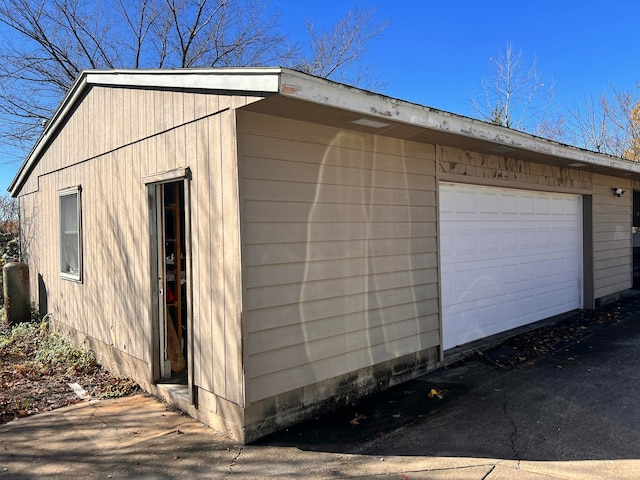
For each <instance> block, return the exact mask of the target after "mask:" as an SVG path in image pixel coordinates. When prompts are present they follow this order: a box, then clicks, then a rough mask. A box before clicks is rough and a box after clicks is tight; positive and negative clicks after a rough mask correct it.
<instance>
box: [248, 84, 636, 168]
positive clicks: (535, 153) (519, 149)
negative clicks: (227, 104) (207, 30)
mask: <svg viewBox="0 0 640 480" xmlns="http://www.w3.org/2000/svg"><path fill="white" fill-rule="evenodd" d="M243 110H248V111H252V112H256V113H263V114H267V115H275V116H280V117H284V118H289V119H292V120H300V121H304V122H310V123H318V124H321V125H326V126H331V127H336V128H340V129H345V130H351V131H358V132H364V133H370V134H376V135H382V136H386V137H392V138H398V139H402V140H410V141H413V142H419V143H429V144H437V145H442V146H448V147H455V148H459V149H462V150H469V151H474V152H479V153H483V154H487V155H497V156H502V157H509V158H514V159H521V160H525V161H530V162H537V163H541V164H545V165H551V166H558V167H567V168H580V170H586V171H590V172H594V173H600V174H604V175H615V176H622V177H627V178H636V179H640V164H638V163H635V162H629V161H624V160H621V159H618V158H616V157H609V156H607V155H602V154H597V153H594V152H589V151H587V150H582V149H579V148H576V147H571V146H568V145H563V144H559V143H556V142H551V141H548V140H545V139H542V138H537V137H533V136H531V135H528V134H521V132H515V131H513V130H509V129H505V128H503V127H496V126H494V125H490V127H491V128H493V129H496V128H498V129H501V130H504V131H505V132H514V133H515V134H520V135H526V136H527V137H529V139H530V142H529V143H528V144H527V146H526V147H524V146H518V145H514V144H513V143H514V142H511V144H509V145H508V144H505V143H499V142H496V141H495V140H494V139H493V138H491V137H489V138H486V137H488V135H487V134H486V133H485V132H483V131H482V130H475V129H473V128H469V129H468V130H469V132H470V133H476V136H473V135H461V134H460V133H459V132H450V131H446V130H444V129H442V128H429V127H425V126H421V125H415V124H410V123H405V122H401V121H397V120H395V119H393V118H390V117H385V116H373V115H366V114H363V112H362V111H353V110H347V109H342V108H336V107H334V106H331V105H327V104H322V103H313V102H309V101H306V100H301V99H297V98H294V97H291V96H287V95H274V96H270V97H268V98H265V99H264V100H261V101H259V102H255V103H252V104H251V105H248V106H246V107H243ZM438 113H439V114H442V115H450V114H447V113H446V112H438ZM451 116H452V117H455V118H456V119H458V120H462V121H465V120H466V121H468V122H469V124H471V123H472V122H473V123H480V124H482V123H483V122H478V121H476V120H472V119H467V118H465V117H461V116H457V115H451ZM362 118H370V119H372V120H375V121H380V122H384V123H387V124H388V126H384V127H382V128H373V127H368V126H365V125H359V124H356V123H353V122H354V121H356V120H359V119H362ZM485 125H488V124H485ZM536 144H539V145H536ZM531 145H535V147H537V150H533V149H531V148H530V146H531ZM594 159H596V160H597V163H595V162H594ZM577 163H579V164H583V165H584V166H581V167H576V166H575V164H577Z"/></svg>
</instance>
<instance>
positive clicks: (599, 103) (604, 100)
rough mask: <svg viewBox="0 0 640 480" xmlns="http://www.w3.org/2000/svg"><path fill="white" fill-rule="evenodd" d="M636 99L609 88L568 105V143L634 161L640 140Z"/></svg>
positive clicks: (639, 153)
mask: <svg viewBox="0 0 640 480" xmlns="http://www.w3.org/2000/svg"><path fill="white" fill-rule="evenodd" d="M638 105H639V104H638V98H637V96H636V95H634V94H632V93H631V92H628V91H624V90H620V91H618V90H616V89H615V88H614V87H611V88H610V89H609V90H608V91H604V92H602V93H600V94H598V95H597V96H594V95H591V96H588V97H585V99H584V101H583V102H580V103H578V102H574V104H573V106H572V107H571V108H570V116H569V117H570V119H571V120H570V122H569V126H570V128H569V130H570V132H571V143H573V144H575V145H578V146H580V147H582V148H586V149H587V150H593V151H595V152H599V153H606V154H609V155H614V156H617V157H623V158H627V159H630V160H634V161H639V160H640V152H639V151H637V150H636V149H635V147H634V146H635V145H637V144H638V142H639V141H640V122H639V120H640V118H639V116H638V113H640V112H639V110H638V109H639V108H640V107H639V106H638Z"/></svg>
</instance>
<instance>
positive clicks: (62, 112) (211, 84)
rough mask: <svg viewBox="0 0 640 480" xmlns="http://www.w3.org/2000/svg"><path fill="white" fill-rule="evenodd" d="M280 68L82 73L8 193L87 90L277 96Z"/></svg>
mask: <svg viewBox="0 0 640 480" xmlns="http://www.w3.org/2000/svg"><path fill="white" fill-rule="evenodd" d="M282 71H283V69H282V68H279V67H259V68H242V67H229V68H193V69H121V70H83V71H82V72H80V75H79V76H78V78H77V79H76V81H75V82H74V83H73V84H72V85H71V87H70V88H69V91H68V92H67V94H66V95H65V96H64V97H63V99H62V101H61V102H60V105H59V106H58V108H57V109H56V111H55V112H54V114H53V115H52V117H51V119H50V120H49V121H48V122H47V124H46V126H45V128H44V130H43V131H42V133H41V134H40V137H39V138H38V140H37V141H36V143H35V144H34V146H33V148H32V149H31V150H30V152H29V154H28V155H27V158H26V160H25V161H24V163H23V164H22V165H21V167H20V169H19V170H18V172H17V174H16V176H15V177H14V179H13V180H12V181H11V183H10V184H9V188H8V189H7V190H8V192H9V193H10V194H11V196H13V197H15V196H16V195H17V193H18V191H19V190H20V188H22V186H23V185H24V182H25V181H26V178H27V176H28V174H29V173H30V171H31V169H32V168H33V167H34V166H35V163H36V162H37V160H38V158H39V156H40V154H41V153H42V150H43V149H44V148H45V146H46V145H47V144H48V142H49V140H50V139H51V138H52V137H53V135H54V134H55V132H56V131H57V129H58V126H59V125H60V124H61V123H62V122H63V121H64V120H65V118H66V117H67V115H68V114H69V112H71V110H72V109H73V108H74V107H75V105H76V104H77V102H78V101H79V99H80V98H81V97H82V95H83V94H84V92H85V90H86V89H87V88H89V87H90V86H93V85H104V86H122V87H149V88H181V89H198V90H227V91H236V92H255V93H278V92H279V91H280V75H281V74H282Z"/></svg>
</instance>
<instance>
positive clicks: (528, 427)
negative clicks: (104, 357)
mask: <svg viewBox="0 0 640 480" xmlns="http://www.w3.org/2000/svg"><path fill="white" fill-rule="evenodd" d="M432 389H436V390H437V391H438V392H439V393H441V396H442V398H438V397H437V396H435V397H434V396H432V398H429V395H428V394H429V392H431V390H432ZM0 478H15V479H47V478H52V479H53V478H65V479H75V478H78V479H79V478H82V479H94V478H95V479H98V478H99V479H105V478H114V479H116V478H136V479H146V478H149V479H164V478H167V479H168V478H190V479H200V478H203V479H205V478H213V479H224V478H237V479H260V478H278V479H282V478H306V479H340V478H385V479H404V480H406V479H473V480H481V479H489V480H498V479H516V480H519V479H549V478H554V479H558V478H560V479H581V480H583V479H598V480H600V479H609V478H611V479H614V478H615V479H625V478H626V479H638V478H640V317H639V316H638V315H635V316H633V317H632V318H631V317H630V318H627V319H626V320H621V321H619V322H617V323H614V324H612V325H605V326H603V327H601V328H597V329H595V330H594V331H593V332H592V333H590V335H589V336H588V337H586V338H583V339H582V340H581V341H580V342H578V343H574V344H572V345H570V346H567V347H563V348H561V349H559V350H558V351H556V352H555V353H553V354H550V355H548V356H546V357H544V358H540V359H537V360H536V361H535V362H529V363H523V364H522V365H521V366H519V367H517V368H515V369H513V370H508V371H501V370H497V369H495V368H494V367H493V366H491V365H489V364H488V363H485V362H480V361H477V360H476V361H467V362H465V363H463V364H461V365H458V366H456V367H455V368H448V369H444V370H441V371H437V372H433V373H432V374H429V375H427V376H425V377H422V378H420V379H418V380H415V381H412V382H409V383H407V384H404V385H402V386H399V387H397V388H394V389H392V390H390V391H388V392H385V393H383V394H381V395H377V396H375V397H373V398H371V399H368V400H367V401H365V402H362V403H360V404H358V406H357V407H351V408H347V409H345V410H343V411H340V412H336V413H334V414H332V415H330V416H327V417H324V418H322V419H318V420H316V421H312V422H309V423H306V424H303V425H300V426H296V427H294V428H291V429H289V430H287V431H284V432H280V433H278V434H276V435H273V436H271V437H268V438H266V439H264V440H262V441H261V442H259V443H256V444H253V445H249V446H245V447H242V446H240V445H236V444H233V443H230V442H229V441H228V440H226V439H224V438H223V437H221V436H219V435H216V434H215V433H214V432H213V431H211V430H210V429H208V428H206V427H204V426H202V425H201V424H199V423H198V422H196V421H194V420H192V419H190V418H188V417H185V416H182V415H180V414H178V413H175V412H173V411H170V410H168V409H167V408H166V407H165V406H164V405H163V404H162V403H159V402H157V401H156V400H154V399H153V398H150V397H147V396H144V395H137V396H133V397H129V398H124V399H118V400H108V401H92V402H87V403H83V404H79V405H75V406H71V407H68V408H63V409H60V410H56V411H54V412H49V413H45V414H40V415H36V416H33V417H29V418H24V419H20V420H16V421H14V422H11V423H9V424H5V425H1V426H0Z"/></svg>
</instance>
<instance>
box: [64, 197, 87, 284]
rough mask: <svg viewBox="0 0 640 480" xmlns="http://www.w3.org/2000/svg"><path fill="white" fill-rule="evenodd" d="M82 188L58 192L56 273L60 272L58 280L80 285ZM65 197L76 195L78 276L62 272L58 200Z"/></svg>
mask: <svg viewBox="0 0 640 480" xmlns="http://www.w3.org/2000/svg"><path fill="white" fill-rule="evenodd" d="M81 192H82V188H81V187H80V185H78V186H75V187H70V188H65V189H64V190H59V191H58V214H59V217H58V271H59V272H60V278H63V279H65V280H69V281H72V282H77V283H82V256H83V255H82V195H81ZM67 195H77V197H76V201H77V206H76V209H77V213H78V274H77V275H74V274H71V273H67V272H63V271H62V265H61V263H62V218H61V214H62V211H61V207H60V200H61V198H62V197H65V196H67Z"/></svg>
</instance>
